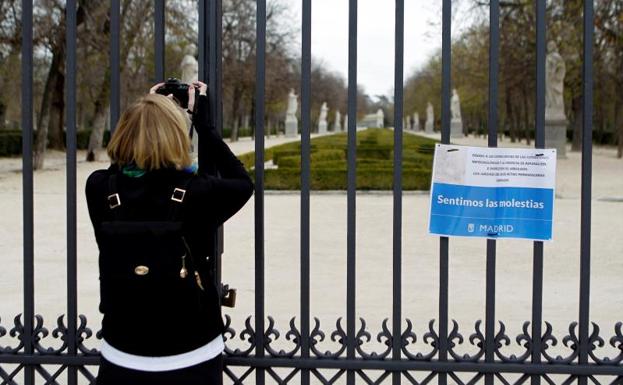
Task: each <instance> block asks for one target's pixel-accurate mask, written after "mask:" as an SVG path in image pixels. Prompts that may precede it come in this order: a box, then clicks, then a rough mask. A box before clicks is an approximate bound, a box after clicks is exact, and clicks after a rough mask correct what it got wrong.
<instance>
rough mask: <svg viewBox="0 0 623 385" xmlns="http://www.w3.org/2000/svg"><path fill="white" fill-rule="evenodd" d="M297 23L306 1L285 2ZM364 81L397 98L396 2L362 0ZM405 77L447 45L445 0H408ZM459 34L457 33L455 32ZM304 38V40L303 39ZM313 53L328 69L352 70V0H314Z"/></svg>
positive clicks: (369, 89) (360, 69)
mask: <svg viewBox="0 0 623 385" xmlns="http://www.w3.org/2000/svg"><path fill="white" fill-rule="evenodd" d="M283 1H284V2H285V3H287V4H288V5H289V6H290V7H291V13H292V18H293V22H296V23H298V25H300V23H301V13H302V11H301V1H300V0H283ZM358 3H359V9H358V44H357V50H358V52H357V55H358V66H357V77H358V83H359V84H360V85H363V86H364V88H365V91H366V93H367V94H368V95H370V96H374V95H387V96H390V97H391V96H392V94H393V85H394V34H395V22H394V20H395V2H394V1H392V0H359V1H358ZM404 34H405V37H404V44H405V50H404V76H405V79H406V78H407V77H408V76H409V75H410V74H412V73H413V72H414V71H415V70H416V69H417V68H421V67H422V66H423V65H424V64H425V63H426V62H427V61H428V59H429V58H430V56H431V55H433V54H434V53H435V52H437V50H439V49H440V47H441V1H435V0H433V1H431V0H405V30H404ZM453 35H456V33H455V31H453ZM299 42H300V40H299ZM312 56H313V57H314V59H317V60H321V61H322V62H323V63H324V65H325V67H327V68H328V69H330V70H332V71H336V72H340V73H341V74H342V75H343V76H344V78H345V79H346V78H347V74H348V0H313V2H312Z"/></svg>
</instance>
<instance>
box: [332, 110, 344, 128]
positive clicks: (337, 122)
mask: <svg viewBox="0 0 623 385" xmlns="http://www.w3.org/2000/svg"><path fill="white" fill-rule="evenodd" d="M341 119H342V114H340V111H335V124H334V126H333V131H335V132H340V131H342V121H341Z"/></svg>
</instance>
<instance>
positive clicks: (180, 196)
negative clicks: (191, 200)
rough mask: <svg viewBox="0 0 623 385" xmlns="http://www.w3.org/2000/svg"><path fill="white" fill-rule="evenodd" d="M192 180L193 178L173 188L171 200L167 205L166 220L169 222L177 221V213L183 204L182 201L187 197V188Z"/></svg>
mask: <svg viewBox="0 0 623 385" xmlns="http://www.w3.org/2000/svg"><path fill="white" fill-rule="evenodd" d="M192 180H193V177H192V176H191V177H190V178H187V179H184V180H183V181H182V182H181V183H179V184H177V185H176V187H174V188H173V192H172V194H171V200H170V204H169V216H168V220H170V221H179V220H180V218H179V211H180V208H181V206H182V205H183V204H184V200H185V199H186V198H187V197H188V195H187V192H188V187H189V186H190V182H191V181H192Z"/></svg>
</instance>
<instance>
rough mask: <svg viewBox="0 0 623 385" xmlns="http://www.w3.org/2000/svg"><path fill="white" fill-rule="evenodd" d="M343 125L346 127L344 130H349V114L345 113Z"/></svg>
mask: <svg viewBox="0 0 623 385" xmlns="http://www.w3.org/2000/svg"><path fill="white" fill-rule="evenodd" d="M342 127H344V131H348V114H345V115H344V125H343V126H342Z"/></svg>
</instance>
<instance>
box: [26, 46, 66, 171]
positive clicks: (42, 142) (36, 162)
mask: <svg viewBox="0 0 623 385" xmlns="http://www.w3.org/2000/svg"><path fill="white" fill-rule="evenodd" d="M59 61H60V58H59V57H58V55H53V56H52V63H51V64H50V69H49V70H48V77H47V79H46V81H45V86H44V88H43V95H42V98H41V108H40V109H39V116H38V119H37V132H36V133H35V143H34V149H33V150H34V151H33V168H34V169H35V170H41V169H42V168H43V161H44V158H45V150H46V147H47V141H48V126H49V124H50V104H51V103H50V98H51V93H52V87H53V86H54V84H55V83H56V77H57V76H58V71H57V70H56V69H57V68H58V66H59Z"/></svg>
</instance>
